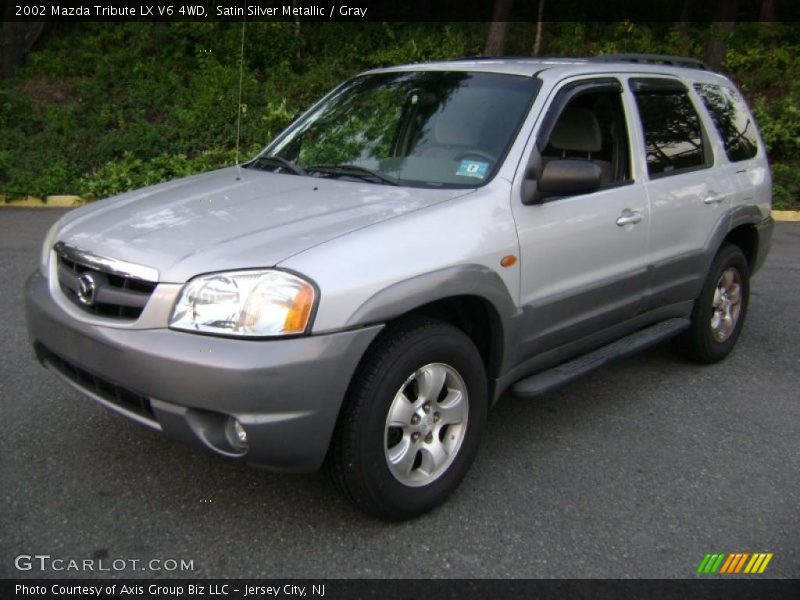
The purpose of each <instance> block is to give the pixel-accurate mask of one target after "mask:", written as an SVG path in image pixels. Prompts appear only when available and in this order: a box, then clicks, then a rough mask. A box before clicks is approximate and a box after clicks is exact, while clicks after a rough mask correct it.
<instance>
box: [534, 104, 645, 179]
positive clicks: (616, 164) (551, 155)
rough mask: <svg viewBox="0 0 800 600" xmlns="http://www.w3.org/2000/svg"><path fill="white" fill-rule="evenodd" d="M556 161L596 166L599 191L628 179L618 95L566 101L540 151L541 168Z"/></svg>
mask: <svg viewBox="0 0 800 600" xmlns="http://www.w3.org/2000/svg"><path fill="white" fill-rule="evenodd" d="M557 159H583V160H589V161H591V162H593V163H595V164H596V165H597V166H599V167H600V171H601V179H600V187H601V188H604V187H610V186H614V185H619V184H621V183H625V182H626V181H629V180H630V172H631V171H630V154H629V149H628V128H627V125H626V123H625V109H624V107H623V104H622V95H621V93H620V92H618V91H597V92H586V93H583V94H580V95H578V96H576V97H574V98H572V99H571V100H570V101H569V103H568V104H567V105H566V106H565V107H564V109H563V111H562V112H561V114H560V115H559V117H558V120H557V121H556V123H555V125H554V127H553V130H552V132H551V134H550V137H549V140H548V142H547V145H546V146H545V148H544V150H543V151H542V167H543V168H544V167H545V166H546V165H547V163H548V162H550V161H552V160H557Z"/></svg>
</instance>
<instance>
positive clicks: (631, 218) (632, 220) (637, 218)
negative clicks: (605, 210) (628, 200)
mask: <svg viewBox="0 0 800 600" xmlns="http://www.w3.org/2000/svg"><path fill="white" fill-rule="evenodd" d="M641 221H642V213H640V212H636V211H635V210H628V209H625V210H624V211H623V212H622V214H621V215H620V216H619V218H618V219H617V225H619V226H620V227H625V225H636V224H637V223H641Z"/></svg>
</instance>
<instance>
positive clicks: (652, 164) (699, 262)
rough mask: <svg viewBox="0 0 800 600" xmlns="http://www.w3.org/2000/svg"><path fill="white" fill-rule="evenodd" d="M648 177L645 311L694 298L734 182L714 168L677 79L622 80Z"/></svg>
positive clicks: (696, 104)
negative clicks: (630, 100)
mask: <svg viewBox="0 0 800 600" xmlns="http://www.w3.org/2000/svg"><path fill="white" fill-rule="evenodd" d="M629 87H630V89H631V91H632V93H633V96H634V99H635V104H636V107H637V111H638V119H637V123H636V126H637V127H638V128H639V132H640V136H639V137H640V139H641V143H642V144H643V146H642V147H641V148H640V149H639V152H635V153H634V154H635V155H637V156H640V157H644V163H645V164H644V169H643V170H644V171H645V176H646V178H647V180H648V183H647V193H648V196H649V199H650V208H651V219H652V222H651V227H650V245H649V254H650V259H651V261H652V275H651V278H650V281H649V284H648V292H647V294H646V297H645V303H644V310H649V309H653V308H658V307H660V306H665V305H670V304H676V303H678V302H683V301H688V300H693V299H694V298H695V297H696V296H697V295H698V294H699V291H700V288H701V287H702V283H703V281H704V279H705V276H706V268H707V258H708V256H707V255H708V249H707V245H708V244H709V243H710V241H711V234H712V232H713V231H714V229H715V228H716V226H717V225H718V224H719V223H720V222H721V220H722V219H724V218H726V213H727V209H728V208H729V207H730V205H731V202H732V199H733V196H734V195H735V193H736V189H737V188H736V185H735V183H734V182H733V180H732V179H731V177H730V176H729V174H728V173H727V172H726V171H725V170H724V169H719V168H716V167H715V156H714V144H713V142H712V138H711V137H710V136H709V132H708V127H710V125H709V121H708V120H704V119H703V118H702V116H701V115H702V114H703V113H704V111H702V109H701V107H700V99H699V97H698V96H697V95H696V94H695V93H694V91H693V90H691V89H690V88H688V87H687V86H686V85H684V83H683V82H681V81H680V80H678V79H672V78H666V77H636V78H631V79H630V80H629Z"/></svg>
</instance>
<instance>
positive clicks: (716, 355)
mask: <svg viewBox="0 0 800 600" xmlns="http://www.w3.org/2000/svg"><path fill="white" fill-rule="evenodd" d="M731 267H733V268H735V269H736V270H738V271H739V276H740V280H741V282H740V285H741V288H742V291H741V295H742V306H741V311H740V313H739V320H738V321H737V322H736V326H735V327H734V329H733V332H732V333H731V335H730V337H728V339H727V340H725V341H724V342H719V341H717V340H716V339H715V338H714V335H713V332H712V330H711V316H712V314H713V306H712V304H713V301H714V293H715V292H716V289H717V283H718V282H719V279H720V277H722V273H724V272H725V270H727V269H729V268H731ZM749 301H750V269H749V266H748V264H747V259H746V258H745V256H744V254H743V253H742V251H741V250H740V249H739V248H738V247H736V246H725V247H723V248H722V250H720V252H719V253H718V254H717V256H716V257H715V259H714V262H713V263H712V265H711V269H710V270H709V277H708V280H707V281H706V284H705V286H704V287H703V292H702V294H701V295H700V298H699V299H698V301H697V304H696V306H695V309H694V315H693V321H694V325H695V327H697V328H698V334H699V335H698V338H699V340H698V341H699V342H700V343H701V344H702V347H703V348H702V349H703V351H704V354H705V355H706V356H707V357H708V358H709V359H711V360H714V361H716V360H721V359H722V358H724V357H725V356H727V355H728V354H729V353H730V352H731V350H733V347H734V346H735V345H736V341H737V339H738V338H739V334H740V333H741V331H742V327H743V326H744V321H745V318H746V317H747V308H748V305H749Z"/></svg>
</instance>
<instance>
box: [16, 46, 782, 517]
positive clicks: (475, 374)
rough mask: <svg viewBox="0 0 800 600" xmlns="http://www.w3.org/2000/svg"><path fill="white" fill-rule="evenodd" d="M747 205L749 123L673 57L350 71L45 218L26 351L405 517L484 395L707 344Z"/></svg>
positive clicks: (759, 256)
mask: <svg viewBox="0 0 800 600" xmlns="http://www.w3.org/2000/svg"><path fill="white" fill-rule="evenodd" d="M655 62H659V64H655ZM770 205H771V182H770V173H769V169H768V166H767V160H766V156H765V152H764V146H763V143H762V142H761V140H760V139H759V135H758V132H757V131H756V127H755V123H754V121H753V117H752V115H751V113H750V112H749V110H748V108H747V106H746V104H745V102H744V100H743V99H742V96H741V95H740V93H739V92H738V91H737V90H736V88H735V86H734V85H733V84H731V82H730V81H729V80H728V79H727V78H725V77H724V76H722V75H719V74H716V73H712V72H709V71H708V70H706V69H704V68H702V65H701V64H696V63H694V62H692V61H688V60H683V59H680V60H679V59H674V58H665V57H659V58H657V59H654V58H652V57H651V58H648V57H642V56H634V57H626V56H618V57H601V58H599V59H585V60H584V59H575V60H548V61H536V60H524V59H515V60H456V61H452V62H442V63H430V64H418V65H410V66H400V67H393V68H385V69H376V70H373V71H370V72H368V73H365V74H363V75H360V76H358V77H356V78H354V79H352V80H351V81H348V82H346V83H344V84H343V85H341V86H340V87H338V88H336V89H335V90H333V91H332V92H331V93H330V94H328V95H327V96H325V97H324V98H323V99H322V100H321V101H320V102H318V103H317V104H316V105H315V106H313V107H312V108H311V109H310V110H309V111H308V112H307V113H305V114H304V115H303V116H302V117H301V118H299V119H298V120H297V121H296V122H295V123H293V124H292V125H291V126H290V127H289V128H288V129H287V130H286V131H284V132H283V133H282V134H281V135H279V136H278V137H277V138H276V139H275V140H274V141H273V142H272V143H271V144H270V145H269V146H267V148H266V149H265V150H264V151H263V152H262V153H261V154H260V155H258V156H257V157H256V158H255V159H253V160H252V161H250V162H248V163H246V164H244V165H242V166H241V167H239V168H237V167H233V168H228V169H222V170H219V171H215V172H211V173H205V174H201V175H197V176H194V177H188V178H186V179H181V180H179V181H173V182H169V183H164V184H161V185H156V186H153V187H149V188H146V189H143V190H137V191H134V192H129V193H126V194H122V195H120V196H117V197H114V198H109V199H107V200H104V201H102V202H97V203H94V204H91V205H89V206H86V207H84V208H81V209H79V210H75V211H73V212H70V213H69V214H67V215H65V216H64V217H63V218H62V219H61V220H60V221H59V222H58V223H57V224H56V225H55V226H54V227H53V228H52V229H51V230H50V232H49V233H48V234H47V239H46V240H45V243H44V248H43V250H42V256H41V266H40V268H39V271H38V272H37V273H35V274H34V275H33V276H32V278H31V279H30V281H29V283H28V288H27V314H28V324H29V329H30V336H31V340H32V342H33V344H34V346H35V350H36V354H37V356H38V358H39V359H40V360H41V362H42V363H43V364H44V365H46V366H47V367H49V368H51V369H52V370H53V371H55V372H57V373H58V374H60V375H61V376H62V377H63V378H64V379H65V380H66V381H68V382H69V383H71V384H72V385H73V386H74V387H76V388H77V389H78V390H80V391H82V392H83V393H84V394H86V395H88V396H90V397H91V398H93V399H94V400H96V401H97V402H100V403H101V404H104V405H105V406H107V407H109V408H111V409H112V410H115V411H117V412H119V413H121V414H123V415H125V416H127V417H129V418H131V419H133V420H136V421H138V422H139V423H142V424H144V425H147V426H149V427H152V428H154V429H157V430H161V431H163V432H164V433H165V434H167V435H169V436H172V437H174V438H180V439H183V440H189V441H193V442H197V443H199V444H202V445H203V446H205V447H206V448H209V449H210V450H212V451H214V452H216V453H218V454H221V455H223V456H227V457H236V458H241V459H244V460H246V461H248V462H250V463H253V464H256V465H260V466H265V467H270V468H273V469H279V470H291V471H311V470H314V469H317V468H319V467H320V466H321V465H322V464H323V463H327V465H328V466H329V467H330V470H331V472H332V474H333V476H334V480H335V481H336V482H337V484H338V485H339V487H340V488H341V489H342V490H343V491H344V492H345V493H346V494H347V495H348V496H349V497H350V498H351V499H352V500H353V501H354V502H355V503H356V504H357V505H358V506H360V507H361V508H362V509H364V510H367V511H369V512H371V513H374V514H377V515H380V516H383V517H386V518H395V519H398V518H405V517H409V516H413V515H416V514H419V513H421V512H423V511H426V510H428V509H430V508H432V507H433V506H436V505H437V504H439V503H441V502H442V501H443V500H444V499H445V498H446V497H447V495H448V494H449V493H450V492H452V491H453V490H454V489H455V488H456V486H457V485H458V483H459V482H460V481H461V479H462V478H463V477H464V475H465V473H466V471H467V469H468V468H469V465H470V463H471V462H472V460H473V458H474V456H475V453H476V450H477V447H478V438H479V436H480V433H481V429H482V427H483V425H484V422H485V421H486V414H487V410H488V409H489V407H490V406H491V405H492V403H493V402H494V401H495V400H496V399H497V398H498V397H499V396H500V395H501V394H502V393H504V392H506V391H510V392H512V393H514V394H517V395H519V396H522V397H530V396H534V395H536V394H538V393H541V392H543V391H544V390H547V389H550V388H552V387H553V386H555V385H557V384H559V383H562V382H564V381H566V380H568V379H570V378H572V377H574V376H576V375H579V374H581V373H584V372H586V371H589V370H591V369H592V368H596V367H598V366H600V365H602V364H604V363H607V362H608V361H609V360H611V359H613V358H616V357H619V356H622V355H626V354H630V353H631V352H634V351H636V350H639V349H642V348H644V347H646V346H648V345H650V344H653V343H655V342H657V341H659V340H663V339H666V338H674V340H675V342H676V346H677V347H678V348H679V349H681V350H682V351H683V352H685V353H686V354H688V355H689V356H691V357H693V358H694V359H696V360H698V361H700V362H706V363H708V362H713V361H717V360H720V359H722V358H723V357H725V356H726V355H727V354H728V353H729V352H730V351H731V349H732V347H733V345H734V344H735V343H736V339H737V337H738V336H739V332H740V331H741V328H742V324H743V323H744V319H745V314H746V311H747V300H748V292H749V286H750V277H751V275H752V274H753V273H754V272H755V271H756V270H757V269H758V268H759V266H760V265H761V264H762V263H763V261H764V258H765V255H766V253H767V250H768V247H769V242H770V235H771V230H772V221H771V219H770V216H769V215H770Z"/></svg>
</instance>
